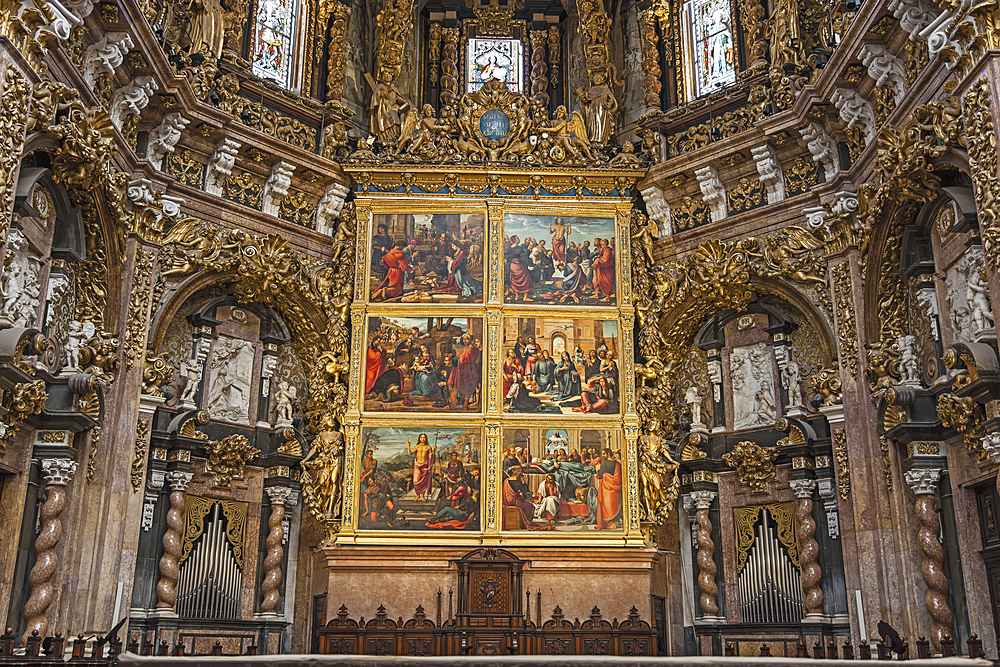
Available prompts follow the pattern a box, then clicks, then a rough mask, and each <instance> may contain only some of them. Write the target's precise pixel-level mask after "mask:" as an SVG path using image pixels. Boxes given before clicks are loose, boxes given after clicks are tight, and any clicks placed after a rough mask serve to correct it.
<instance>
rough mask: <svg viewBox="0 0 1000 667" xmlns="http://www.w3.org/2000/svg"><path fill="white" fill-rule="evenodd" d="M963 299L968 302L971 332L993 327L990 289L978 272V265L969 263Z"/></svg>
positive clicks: (976, 332) (980, 331)
mask: <svg viewBox="0 0 1000 667" xmlns="http://www.w3.org/2000/svg"><path fill="white" fill-rule="evenodd" d="M965 301H966V303H968V304H969V316H970V319H971V320H972V333H973V334H980V333H982V332H984V331H989V330H991V329H992V328H993V308H992V307H991V306H990V289H989V287H987V285H986V281H985V280H983V277H982V275H981V274H980V271H979V267H978V266H976V265H974V264H972V263H970V266H969V272H968V279H967V282H966V283H965Z"/></svg>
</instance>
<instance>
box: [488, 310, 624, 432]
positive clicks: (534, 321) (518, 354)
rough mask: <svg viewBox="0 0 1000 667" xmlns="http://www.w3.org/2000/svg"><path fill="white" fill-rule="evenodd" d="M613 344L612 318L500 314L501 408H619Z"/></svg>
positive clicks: (604, 411) (607, 411) (603, 411)
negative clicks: (512, 315)
mask: <svg viewBox="0 0 1000 667" xmlns="http://www.w3.org/2000/svg"><path fill="white" fill-rule="evenodd" d="M618 345H619V342H618V320H602V319H593V318H572V317H506V318H504V324H503V361H502V362H501V365H500V371H501V374H502V375H503V397H504V400H503V405H504V408H503V409H504V412H508V413H533V414H546V413H547V414H563V415H574V414H575V415H580V414H587V415H594V414H599V415H617V414H619V412H620V408H619V395H620V390H619V386H620V384H619V377H620V376H619V372H618V357H619V347H618Z"/></svg>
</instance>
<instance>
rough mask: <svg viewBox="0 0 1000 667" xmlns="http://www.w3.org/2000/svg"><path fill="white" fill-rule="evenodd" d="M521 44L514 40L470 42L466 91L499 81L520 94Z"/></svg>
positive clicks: (473, 40)
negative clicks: (494, 80) (491, 80)
mask: <svg viewBox="0 0 1000 667" xmlns="http://www.w3.org/2000/svg"><path fill="white" fill-rule="evenodd" d="M521 46H522V45H521V42H520V41H518V40H516V39H476V38H473V39H470V40H469V49H468V52H467V53H468V56H467V60H468V63H469V66H468V75H467V77H466V88H465V89H466V90H467V91H469V92H472V91H474V90H479V89H480V88H482V87H483V84H484V83H486V82H487V81H489V80H490V79H499V80H500V81H503V82H504V83H506V84H507V87H508V88H510V89H511V90H512V91H514V92H515V93H520V92H522V91H521V70H522V67H523V66H522V60H521Z"/></svg>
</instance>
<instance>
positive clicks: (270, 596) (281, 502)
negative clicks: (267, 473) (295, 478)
mask: <svg viewBox="0 0 1000 667" xmlns="http://www.w3.org/2000/svg"><path fill="white" fill-rule="evenodd" d="M264 491H265V492H266V493H267V495H268V497H269V498H270V499H271V516H270V518H269V519H268V520H267V528H268V533H267V539H266V540H265V542H264V545H265V547H266V549H267V556H266V557H265V558H264V581H263V582H262V583H261V585H260V588H261V592H262V593H263V594H264V599H263V601H262V602H261V603H260V615H261V616H277V615H278V604H279V603H280V602H281V564H282V562H283V561H284V559H285V552H284V550H283V549H282V546H281V544H282V542H283V541H284V539H285V528H284V526H283V525H282V521H284V518H285V501H287V500H288V496H289V495H290V494H291V493H292V490H291V489H289V488H287V487H283V486H269V487H267V488H266V489H264Z"/></svg>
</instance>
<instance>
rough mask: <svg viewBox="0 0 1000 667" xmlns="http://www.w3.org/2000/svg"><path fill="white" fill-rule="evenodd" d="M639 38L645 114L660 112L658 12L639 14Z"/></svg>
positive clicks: (649, 11) (650, 11) (646, 11)
mask: <svg viewBox="0 0 1000 667" xmlns="http://www.w3.org/2000/svg"><path fill="white" fill-rule="evenodd" d="M639 36H640V39H641V49H642V90H643V97H642V101H643V104H644V105H645V107H646V108H645V111H644V112H643V113H653V112H659V111H660V89H661V88H662V87H663V84H662V83H661V82H660V79H661V76H660V75H661V74H662V72H661V71H660V50H659V42H660V36H659V35H658V34H657V32H656V11H655V10H652V9H646V10H643V11H641V12H639Z"/></svg>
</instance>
